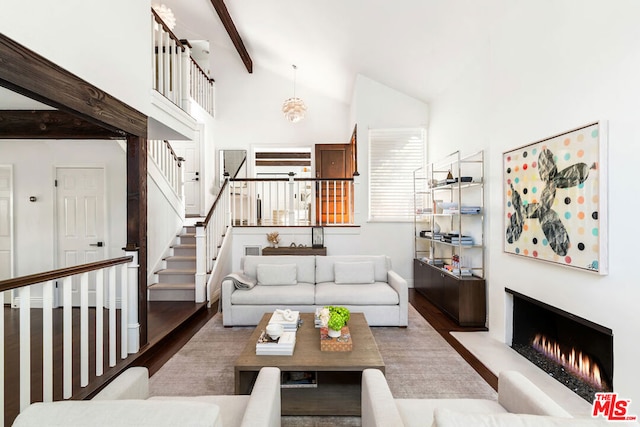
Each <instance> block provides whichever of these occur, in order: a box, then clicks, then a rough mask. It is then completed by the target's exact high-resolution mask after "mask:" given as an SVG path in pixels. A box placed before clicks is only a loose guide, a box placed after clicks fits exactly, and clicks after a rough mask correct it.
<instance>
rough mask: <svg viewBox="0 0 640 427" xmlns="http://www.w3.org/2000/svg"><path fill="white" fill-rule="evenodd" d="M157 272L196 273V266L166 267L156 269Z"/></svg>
mask: <svg viewBox="0 0 640 427" xmlns="http://www.w3.org/2000/svg"><path fill="white" fill-rule="evenodd" d="M156 274H196V269H195V268H183V269H178V268H165V269H162V270H158V271H156Z"/></svg>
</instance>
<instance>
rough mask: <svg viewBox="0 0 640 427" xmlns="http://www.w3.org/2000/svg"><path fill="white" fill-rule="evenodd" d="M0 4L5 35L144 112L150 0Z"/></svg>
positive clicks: (147, 99) (147, 102)
mask: <svg viewBox="0 0 640 427" xmlns="http://www.w3.org/2000/svg"><path fill="white" fill-rule="evenodd" d="M9 3H10V4H9ZM0 9H1V10H2V13H0V28H1V29H2V33H3V34H5V35H6V36H7V37H10V38H12V39H14V40H15V41H17V42H18V43H21V44H22V45H24V46H27V47H28V48H29V49H31V50H33V51H35V52H37V53H39V54H40V55H42V56H44V57H46V58H47V59H49V60H51V61H53V62H54V63H55V64H57V65H59V66H60V67H62V68H64V69H66V70H68V71H70V72H72V73H74V74H76V75H77V76H79V77H80V78H82V79H85V80H87V81H88V82H90V83H92V84H93V85H95V86H97V87H99V88H100V89H102V90H104V91H106V92H108V93H109V94H111V95H113V96H114V97H116V98H118V99H120V100H121V101H123V102H125V103H127V104H129V105H131V106H133V107H134V108H136V109H138V110H139V111H141V112H143V113H145V114H148V110H149V108H150V96H149V91H150V88H151V71H150V70H151V58H150V54H151V36H150V34H151V1H150V0H141V1H130V0H113V1H109V2H106V3H105V2H103V1H98V0H65V1H62V2H43V1H42V0H20V1H9V0H2V1H0ZM125 29H126V30H125ZM123 30H125V31H123ZM114 64H116V66H114Z"/></svg>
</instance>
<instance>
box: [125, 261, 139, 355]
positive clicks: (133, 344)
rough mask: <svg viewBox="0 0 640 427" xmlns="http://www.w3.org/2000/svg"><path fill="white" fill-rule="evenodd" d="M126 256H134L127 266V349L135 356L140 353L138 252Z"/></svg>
mask: <svg viewBox="0 0 640 427" xmlns="http://www.w3.org/2000/svg"><path fill="white" fill-rule="evenodd" d="M125 255H126V256H132V257H133V259H132V260H131V262H130V263H128V264H127V275H128V278H127V285H128V295H127V300H128V302H127V310H128V311H127V313H128V319H127V320H128V323H127V329H128V331H127V332H128V333H127V337H128V342H127V347H128V353H129V354H134V353H137V352H138V351H140V321H139V319H138V270H139V268H140V264H138V251H125Z"/></svg>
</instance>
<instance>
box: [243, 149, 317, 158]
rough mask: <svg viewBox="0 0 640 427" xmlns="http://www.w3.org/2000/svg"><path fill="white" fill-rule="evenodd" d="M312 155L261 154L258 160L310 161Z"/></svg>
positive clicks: (257, 156)
mask: <svg viewBox="0 0 640 427" xmlns="http://www.w3.org/2000/svg"><path fill="white" fill-rule="evenodd" d="M310 158H311V153H287V152H277V153H276V152H267V151H265V152H259V153H256V159H310Z"/></svg>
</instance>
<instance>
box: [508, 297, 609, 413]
mask: <svg viewBox="0 0 640 427" xmlns="http://www.w3.org/2000/svg"><path fill="white" fill-rule="evenodd" d="M506 291H507V292H508V293H509V294H511V295H513V338H512V348H513V349H514V350H516V351H517V352H519V353H520V354H521V355H523V356H524V357H526V358H527V359H529V360H530V361H531V362H532V363H534V364H535V365H537V366H538V367H539V368H541V369H543V370H544V371H546V372H547V373H548V374H549V375H551V376H553V377H554V378H555V379H556V380H558V381H560V382H561V383H563V384H564V385H566V386H567V387H569V388H570V389H571V390H573V391H574V392H575V393H577V394H578V395H580V396H581V397H582V398H584V399H585V400H587V401H589V402H593V400H594V399H595V393H598V392H608V391H613V382H612V379H613V333H612V331H611V329H608V328H605V327H603V326H601V325H598V324H595V323H593V322H590V321H588V320H586V319H583V318H581V317H578V316H575V315H573V314H571V313H567V312H566V311H563V310H560V309H558V308H556V307H552V306H550V305H548V304H545V303H543V302H540V301H537V300H535V299H533V298H530V297H528V296H526V295H523V294H520V293H518V292H516V291H513V290H511V289H507V290H506Z"/></svg>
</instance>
